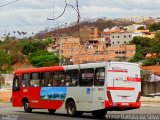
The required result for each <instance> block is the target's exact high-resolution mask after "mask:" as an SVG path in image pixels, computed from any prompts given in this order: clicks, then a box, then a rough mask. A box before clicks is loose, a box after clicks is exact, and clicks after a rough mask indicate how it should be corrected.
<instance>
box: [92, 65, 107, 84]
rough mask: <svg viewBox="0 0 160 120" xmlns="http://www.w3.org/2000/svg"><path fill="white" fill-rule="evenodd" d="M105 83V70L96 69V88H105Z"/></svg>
mask: <svg viewBox="0 0 160 120" xmlns="http://www.w3.org/2000/svg"><path fill="white" fill-rule="evenodd" d="M104 81H105V68H96V69H95V80H94V85H95V86H103V85H104Z"/></svg>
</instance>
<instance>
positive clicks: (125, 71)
mask: <svg viewBox="0 0 160 120" xmlns="http://www.w3.org/2000/svg"><path fill="white" fill-rule="evenodd" d="M107 72H128V70H107Z"/></svg>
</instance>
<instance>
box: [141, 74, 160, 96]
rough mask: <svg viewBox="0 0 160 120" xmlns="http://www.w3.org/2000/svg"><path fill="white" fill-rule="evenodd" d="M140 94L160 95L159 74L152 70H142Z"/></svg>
mask: <svg viewBox="0 0 160 120" xmlns="http://www.w3.org/2000/svg"><path fill="white" fill-rule="evenodd" d="M141 75H142V95H143V96H148V95H160V75H159V74H157V73H155V72H152V71H142V72H141Z"/></svg>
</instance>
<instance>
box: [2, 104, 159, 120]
mask: <svg viewBox="0 0 160 120" xmlns="http://www.w3.org/2000/svg"><path fill="white" fill-rule="evenodd" d="M159 111H160V106H159V105H155V106H151V105H149V106H147V105H145V106H142V107H141V108H140V109H136V110H128V111H109V112H108V113H107V116H110V115H114V114H116V115H121V114H124V115H126V114H131V115H133V114H159V116H148V119H145V120H151V119H150V118H152V117H153V118H155V120H160V112H159ZM0 114H2V116H3V117H2V116H0V120H6V117H7V120H11V119H9V118H12V120H13V118H15V119H14V120H82V119H83V120H88V119H93V120H95V119H94V118H93V117H92V115H91V114H89V113H85V114H84V115H83V116H82V117H76V118H70V117H67V115H66V112H65V111H63V110H58V111H57V112H56V113H55V114H54V115H50V114H49V113H48V111H47V110H42V109H37V110H33V113H24V112H23V108H13V107H11V104H10V103H0ZM115 117H117V116H115ZM115 117H114V118H113V119H112V120H120V118H115ZM153 118H152V119H153ZM121 120H126V118H125V119H121Z"/></svg>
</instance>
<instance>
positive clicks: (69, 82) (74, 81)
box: [66, 69, 79, 86]
mask: <svg viewBox="0 0 160 120" xmlns="http://www.w3.org/2000/svg"><path fill="white" fill-rule="evenodd" d="M78 81H79V71H78V69H75V70H67V71H66V86H77V85H78Z"/></svg>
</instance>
